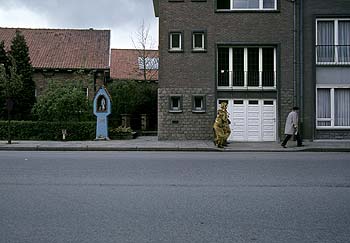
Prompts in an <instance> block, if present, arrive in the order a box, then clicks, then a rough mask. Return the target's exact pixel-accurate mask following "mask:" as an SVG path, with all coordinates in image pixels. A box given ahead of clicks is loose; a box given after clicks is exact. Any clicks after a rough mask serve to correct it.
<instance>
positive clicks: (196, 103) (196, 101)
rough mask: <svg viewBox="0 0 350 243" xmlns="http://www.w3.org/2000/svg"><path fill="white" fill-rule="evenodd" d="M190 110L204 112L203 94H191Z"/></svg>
mask: <svg viewBox="0 0 350 243" xmlns="http://www.w3.org/2000/svg"><path fill="white" fill-rule="evenodd" d="M192 111H193V112H205V96H204V95H194V96H192Z"/></svg>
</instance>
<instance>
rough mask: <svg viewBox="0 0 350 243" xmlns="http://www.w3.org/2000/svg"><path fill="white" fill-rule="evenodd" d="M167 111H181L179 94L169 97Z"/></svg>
mask: <svg viewBox="0 0 350 243" xmlns="http://www.w3.org/2000/svg"><path fill="white" fill-rule="evenodd" d="M169 112H182V97H181V96H179V95H174V96H171V97H170V99H169Z"/></svg>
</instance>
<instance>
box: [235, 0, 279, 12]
mask: <svg viewBox="0 0 350 243" xmlns="http://www.w3.org/2000/svg"><path fill="white" fill-rule="evenodd" d="M233 2H234V0H231V1H230V5H231V10H236V11H251V10H259V11H261V10H262V11H274V10H277V0H275V2H274V6H275V7H274V8H264V0H259V7H258V8H234V7H233V6H234V4H233Z"/></svg>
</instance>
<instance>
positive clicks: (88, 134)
mask: <svg viewBox="0 0 350 243" xmlns="http://www.w3.org/2000/svg"><path fill="white" fill-rule="evenodd" d="M62 129H66V130H67V135H66V140H93V139H94V138H95V136H96V123H95V122H41V121H38V122H35V121H11V138H12V139H13V140H57V141H59V140H62ZM7 138H8V123H7V121H0V140H6V139H7Z"/></svg>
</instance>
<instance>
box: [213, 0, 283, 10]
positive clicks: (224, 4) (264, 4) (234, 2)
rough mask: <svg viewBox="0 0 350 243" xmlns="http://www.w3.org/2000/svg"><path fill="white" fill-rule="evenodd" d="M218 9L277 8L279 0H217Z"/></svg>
mask: <svg viewBox="0 0 350 243" xmlns="http://www.w3.org/2000/svg"><path fill="white" fill-rule="evenodd" d="M216 2H217V5H216V7H217V9H218V10H276V9H277V0H217V1H216Z"/></svg>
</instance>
